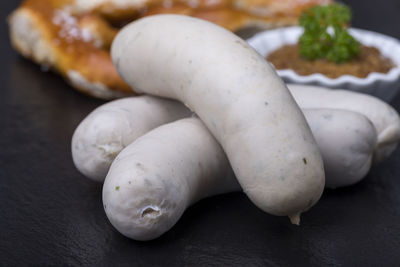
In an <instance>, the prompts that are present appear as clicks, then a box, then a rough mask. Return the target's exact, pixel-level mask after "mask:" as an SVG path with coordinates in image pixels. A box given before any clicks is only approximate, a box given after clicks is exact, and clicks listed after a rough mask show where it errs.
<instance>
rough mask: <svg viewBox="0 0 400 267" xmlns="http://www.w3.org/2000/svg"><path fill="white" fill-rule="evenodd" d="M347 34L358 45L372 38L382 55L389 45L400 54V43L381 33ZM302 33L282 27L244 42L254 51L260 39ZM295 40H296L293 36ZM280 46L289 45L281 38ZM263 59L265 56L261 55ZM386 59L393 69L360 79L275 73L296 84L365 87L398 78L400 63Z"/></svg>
mask: <svg viewBox="0 0 400 267" xmlns="http://www.w3.org/2000/svg"><path fill="white" fill-rule="evenodd" d="M349 32H350V34H351V35H352V36H354V38H356V39H357V40H358V41H359V42H360V43H364V42H365V38H374V39H376V40H377V42H375V43H374V46H375V47H376V48H378V49H379V50H380V52H381V53H382V45H390V46H393V47H397V49H398V50H399V53H400V41H399V40H398V39H396V38H394V37H391V36H387V35H384V34H382V33H378V32H374V31H369V30H364V29H358V28H349ZM301 33H302V28H301V27H299V26H291V27H283V28H278V29H272V30H266V31H263V32H259V33H257V34H255V35H254V36H253V37H251V38H249V39H247V40H246V41H247V42H248V43H249V44H250V46H252V47H253V48H254V49H255V50H256V51H257V49H256V48H255V47H254V46H255V45H254V43H255V42H257V41H259V40H260V39H261V40H262V39H266V38H269V37H270V35H278V34H279V35H282V36H283V35H286V36H290V35H292V36H291V37H292V38H293V35H300V34H301ZM295 38H297V37H296V36H295ZM281 39H282V40H281V42H282V44H285V43H287V44H288V43H290V42H288V41H287V39H286V38H281ZM283 39H284V40H286V41H284V40H283ZM376 43H379V45H376ZM262 56H263V57H265V55H262ZM385 56H386V57H388V58H390V59H391V60H392V62H393V63H394V64H395V67H393V68H392V69H391V70H390V71H389V72H387V73H379V72H371V73H369V74H368V76H367V77H364V78H360V77H356V76H353V75H348V74H346V75H342V76H339V77H337V78H329V77H327V76H325V75H324V74H321V73H313V74H310V75H299V74H297V73H296V72H295V71H294V70H292V69H281V70H278V69H276V71H277V73H278V74H279V76H281V77H282V78H286V79H290V80H291V81H293V82H298V83H320V84H326V85H328V86H332V87H337V86H340V85H342V84H347V83H352V84H356V85H360V86H365V85H369V84H371V83H373V82H377V81H385V82H387V81H391V82H394V81H396V80H397V79H399V77H400V61H399V62H396V60H394V59H393V57H391V56H390V55H385Z"/></svg>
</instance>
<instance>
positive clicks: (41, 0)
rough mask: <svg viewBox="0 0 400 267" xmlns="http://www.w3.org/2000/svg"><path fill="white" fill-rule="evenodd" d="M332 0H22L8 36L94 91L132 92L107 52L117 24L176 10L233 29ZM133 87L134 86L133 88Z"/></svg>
mask: <svg viewBox="0 0 400 267" xmlns="http://www.w3.org/2000/svg"><path fill="white" fill-rule="evenodd" d="M329 2H331V1H330V0H25V1H24V2H23V3H22V4H21V5H20V6H19V7H18V8H17V9H16V10H15V11H14V12H13V13H12V14H11V15H10V17H9V27H10V39H11V43H12V45H13V46H14V48H15V49H16V50H17V51H18V52H20V53H21V54H22V55H23V56H25V57H27V58H29V59H31V60H33V61H35V62H36V63H38V64H40V65H42V66H44V67H46V68H50V69H52V70H54V71H56V72H58V73H60V74H61V75H62V76H63V77H64V78H65V79H66V80H67V81H68V82H69V83H70V84H71V85H72V86H73V87H75V88H76V89H78V90H79V91H82V92H84V93H86V94H89V95H91V96H94V97H98V98H102V99H112V98H117V97H121V96H125V95H128V94H132V89H131V88H130V87H129V86H128V85H127V84H126V83H125V82H124V81H123V80H122V79H121V78H120V77H119V75H118V73H117V71H116V69H115V67H114V66H113V64H112V62H111V58H110V52H109V49H110V45H111V43H112V41H113V39H114V37H115V35H116V34H117V33H118V30H119V28H121V27H122V26H124V25H125V24H127V23H128V22H130V21H132V20H135V19H139V18H141V17H144V16H148V15H154V14H160V13H175V14H184V15H189V16H194V17H198V18H201V19H205V20H208V21H211V22H213V23H216V24H218V25H220V26H222V27H225V28H227V29H229V30H231V31H238V30H240V29H243V28H247V27H252V26H257V27H261V28H273V27H279V26H286V25H293V24H296V22H297V19H298V16H299V15H300V13H301V12H302V11H303V10H304V9H305V8H308V7H309V6H311V5H316V4H327V3H329ZM133 93H134V92H133Z"/></svg>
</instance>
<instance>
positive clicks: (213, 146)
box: [72, 88, 398, 240]
mask: <svg viewBox="0 0 400 267" xmlns="http://www.w3.org/2000/svg"><path fill="white" fill-rule="evenodd" d="M298 89H299V88H298ZM299 90H305V91H307V90H310V93H311V94H309V95H308V96H307V95H306V94H303V97H310V96H311V95H312V93H313V92H312V90H314V88H301V89H299ZM320 90H322V91H326V92H330V90H325V89H320ZM292 91H293V90H292ZM344 93H345V97H353V99H354V103H357V99H358V98H357V96H360V97H361V99H362V98H363V96H362V95H360V94H357V93H352V92H348V91H345V92H344ZM386 106H388V105H387V104H385V103H384V102H382V101H380V100H378V99H376V98H373V97H372V98H370V99H369V102H368V107H370V108H371V109H376V110H378V109H382V107H386ZM389 108H390V107H389ZM161 110H162V111H165V112H167V114H165V113H163V115H164V116H160V117H158V118H157V119H155V118H151V119H150V118H148V117H140V116H137V115H138V114H157V111H161ZM171 111H172V112H171ZM304 113H305V115H306V118H307V121H308V123H309V125H310V127H311V129H312V131H313V134H314V136H315V138H316V140H317V143H318V146H319V147H320V150H321V153H322V156H323V159H324V164H325V171H326V172H327V173H326V177H327V186H329V185H331V187H336V186H344V185H349V184H352V183H355V182H357V181H359V180H360V179H362V178H363V177H364V176H365V174H366V173H367V172H368V170H369V168H370V164H371V159H372V156H373V151H374V148H376V147H377V146H376V136H377V135H376V131H375V127H374V126H373V125H372V124H371V122H370V120H368V119H367V118H366V117H365V116H364V115H361V114H359V113H356V112H351V111H346V110H334V109H309V110H304ZM187 115H188V110H186V109H185V108H184V107H183V105H181V104H179V103H178V102H175V101H170V100H163V99H159V98H155V97H150V96H140V97H132V98H125V99H121V100H116V101H113V102H110V103H107V104H105V105H103V106H101V107H99V108H97V109H96V110H95V111H93V112H92V113H91V114H90V115H89V116H88V117H87V118H86V119H85V120H83V121H82V123H81V124H80V125H79V126H78V128H77V130H76V131H75V133H74V137H73V142H72V154H73V158H74V162H75V164H76V166H77V167H78V169H79V170H81V172H86V173H92V176H89V177H90V178H92V179H96V180H98V181H102V179H104V177H105V175H106V171H105V169H107V170H108V167H107V168H105V167H104V166H110V165H111V162H112V160H113V158H114V157H115V155H116V154H117V151H115V149H111V150H109V154H108V155H107V154H106V155H105V154H104V152H105V151H104V147H114V146H115V144H116V143H117V144H118V145H117V147H118V148H120V147H123V146H125V145H124V144H122V143H120V142H118V141H119V140H125V142H126V143H131V142H133V141H134V140H135V139H136V138H138V137H139V136H141V135H142V134H144V133H146V132H147V131H150V130H151V129H152V128H154V127H156V126H155V124H158V123H159V124H163V123H167V122H169V121H172V120H174V119H176V118H179V117H185V116H187ZM154 116H156V115H154ZM386 116H388V114H386ZM381 120H387V118H386V117H385V116H384V117H382V118H381ZM163 121H164V122H163ZM397 124H398V121H397ZM393 125H396V124H393V123H392V124H389V125H386V126H384V128H385V129H386V128H388V127H392V126H393ZM100 127H101V129H100V130H99V131H97V132H96V134H93V133H94V132H93V131H91V130H90V129H99V128H100ZM107 138H108V139H107ZM140 140H141V141H140V142H139V140H138V141H136V142H134V143H133V144H132V145H130V146H129V147H128V148H126V149H125V150H124V151H123V152H122V153H121V154H120V155H119V157H118V159H117V160H116V161H115V163H114V164H113V169H112V170H110V173H109V175H108V177H107V179H106V183H105V185H104V191H103V194H104V200H103V201H104V205H105V210H106V213H107V216H108V217H109V219H110V221H111V222H112V224H113V225H114V226H115V227H116V228H117V229H118V230H119V231H120V232H121V233H123V234H124V235H126V236H128V237H130V238H133V239H137V240H149V239H153V238H156V237H158V236H159V235H161V234H162V233H164V232H166V231H167V230H168V229H170V228H171V227H172V226H173V225H174V224H175V223H176V221H177V220H178V219H179V218H180V216H181V214H182V213H183V211H184V210H185V208H186V207H188V206H189V205H191V204H192V203H194V202H196V201H197V200H199V199H201V198H204V197H207V196H211V195H215V194H220V193H225V192H230V191H238V190H240V186H239V185H238V183H237V181H236V179H235V178H234V175H233V173H232V170H231V168H230V166H229V163H228V161H227V159H226V156H225V154H224V152H223V151H222V149H221V147H220V146H219V144H218V143H217V142H216V141H215V140H214V138H212V135H211V134H210V133H209V132H208V130H207V129H206V128H205V127H204V125H203V124H202V123H201V122H200V120H198V119H195V118H193V119H184V120H179V121H177V122H174V123H170V124H167V125H165V126H162V127H160V128H157V129H155V130H153V131H151V132H149V133H148V134H146V135H144V136H143V137H141V138H140ZM392 145H395V143H393V144H392ZM199 148H200V150H199ZM126 155H128V156H126ZM133 155H135V156H133ZM144 155H145V156H144ZM86 158H87V159H89V158H93V159H97V161H98V163H97V164H92V165H86V164H83V163H84V161H80V160H77V159H86ZM196 162H198V164H196ZM154 164H156V165H157V167H149V165H150V166H152V165H154ZM88 166H89V167H90V169H89V170H88V169H87V168H88ZM99 166H103V167H100V168H99ZM165 166H167V167H165ZM83 170H85V171H83ZM88 171H89V172H88ZM154 171H156V173H154ZM188 172H189V173H188ZM97 177H103V178H102V179H98V178H97ZM160 179H161V180H160ZM145 180H147V181H145ZM186 184H190V186H188V187H185V185H186ZM179 197H180V198H179ZM143 199H146V201H144V200H143ZM127 203H130V205H127ZM168 203H175V204H172V205H171V204H168ZM122 206H123V207H122ZM127 222H128V223H127Z"/></svg>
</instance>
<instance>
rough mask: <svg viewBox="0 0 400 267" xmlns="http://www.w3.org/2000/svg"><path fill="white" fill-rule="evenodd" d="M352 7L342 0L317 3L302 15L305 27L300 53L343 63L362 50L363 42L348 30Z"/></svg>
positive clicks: (301, 20)
mask: <svg viewBox="0 0 400 267" xmlns="http://www.w3.org/2000/svg"><path fill="white" fill-rule="evenodd" d="M350 20H351V10H350V8H349V7H347V6H345V5H343V4H330V5H325V6H315V7H312V8H310V9H308V10H306V11H304V12H303V14H302V15H301V16H300V19H299V23H300V26H302V27H303V28H304V33H303V35H301V36H300V39H299V46H300V50H299V52H300V55H301V56H302V57H304V58H306V59H309V60H315V59H318V58H324V59H327V60H329V61H331V62H336V63H343V62H346V61H349V60H350V59H352V58H353V57H355V56H357V55H358V54H359V53H360V51H361V50H360V44H359V43H358V42H357V41H356V40H355V39H354V38H353V37H352V36H351V35H350V34H349V33H348V32H347V27H348V25H349V23H350Z"/></svg>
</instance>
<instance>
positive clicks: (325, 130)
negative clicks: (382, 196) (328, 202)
mask: <svg viewBox="0 0 400 267" xmlns="http://www.w3.org/2000/svg"><path fill="white" fill-rule="evenodd" d="M303 112H304V115H305V116H306V118H307V122H308V124H309V125H310V127H311V130H312V132H313V135H314V137H315V140H316V141H317V144H318V147H319V149H320V150H321V154H322V158H323V160H324V167H325V176H326V183H325V186H326V187H328V188H337V187H342V186H348V185H352V184H354V183H357V182H359V181H360V180H361V179H362V178H364V177H365V175H367V173H368V171H369V169H370V168H371V163H372V157H373V152H374V149H375V148H376V144H377V135H376V131H375V128H374V126H373V125H372V123H371V121H370V120H368V119H367V118H366V117H365V116H364V115H361V114H359V113H357V112H353V111H348V110H334V109H304V110H303Z"/></svg>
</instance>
